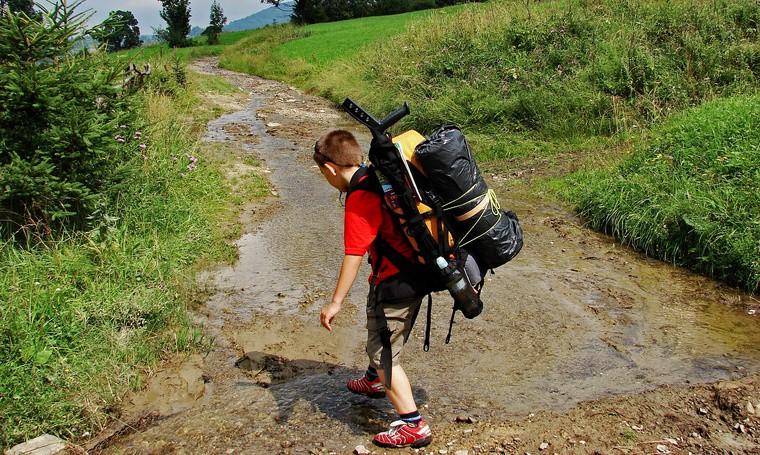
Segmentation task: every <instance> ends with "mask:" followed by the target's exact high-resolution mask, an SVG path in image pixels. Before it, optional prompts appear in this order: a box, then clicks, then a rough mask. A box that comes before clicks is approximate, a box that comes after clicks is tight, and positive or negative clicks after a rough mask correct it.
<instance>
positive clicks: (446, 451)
mask: <svg viewBox="0 0 760 455" xmlns="http://www.w3.org/2000/svg"><path fill="white" fill-rule="evenodd" d="M438 453H440V454H441V455H446V454H447V453H449V451H448V450H446V449H441V450H439V451H438Z"/></svg>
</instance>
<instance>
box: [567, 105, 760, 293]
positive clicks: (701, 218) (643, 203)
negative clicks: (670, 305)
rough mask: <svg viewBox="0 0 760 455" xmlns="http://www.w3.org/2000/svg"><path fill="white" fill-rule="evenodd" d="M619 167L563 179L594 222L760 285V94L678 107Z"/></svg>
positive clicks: (643, 246) (667, 255)
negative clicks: (694, 106) (696, 105)
mask: <svg viewBox="0 0 760 455" xmlns="http://www.w3.org/2000/svg"><path fill="white" fill-rule="evenodd" d="M651 136H652V139H651V140H648V141H645V142H644V143H642V144H640V145H639V146H638V147H637V149H636V151H635V152H634V153H633V155H632V156H631V157H629V158H628V159H627V160H626V161H625V162H624V163H623V164H622V165H620V166H619V167H616V168H613V169H603V170H592V171H585V172H580V173H578V174H576V175H574V176H572V177H571V178H570V179H569V180H568V181H566V182H563V183H562V184H560V187H561V189H562V191H563V192H564V194H565V195H566V196H567V197H568V198H569V199H570V200H572V201H573V202H574V203H575V204H576V205H577V207H578V211H579V212H580V213H581V215H582V216H583V217H584V218H585V219H587V220H588V221H589V223H590V225H591V226H592V227H593V228H595V229H599V230H602V231H604V232H607V233H609V234H611V235H614V236H616V237H618V238H620V239H623V240H624V242H625V243H627V244H629V245H631V246H633V247H635V248H637V249H639V250H641V251H643V252H645V253H646V254H647V255H650V256H654V257H658V258H661V259H664V260H667V261H672V262H674V263H676V264H678V265H682V266H686V267H689V268H691V269H693V270H696V271H698V272H701V273H705V274H707V275H710V276H714V277H716V278H719V279H721V280H724V281H726V282H729V283H732V284H736V285H738V286H741V287H743V288H744V289H747V290H748V291H750V292H758V291H760V96H752V97H734V98H727V99H721V100H716V101H713V102H709V103H706V104H704V105H702V106H700V107H696V108H693V109H690V110H687V111H686V112H683V113H680V114H677V115H675V116H673V117H672V118H671V119H669V120H668V121H667V122H666V123H665V124H663V125H661V126H658V127H657V128H655V129H654V131H653V132H652V135H651Z"/></svg>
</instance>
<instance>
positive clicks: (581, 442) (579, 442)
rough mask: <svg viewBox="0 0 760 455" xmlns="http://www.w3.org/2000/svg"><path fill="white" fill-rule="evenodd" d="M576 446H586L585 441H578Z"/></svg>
mask: <svg viewBox="0 0 760 455" xmlns="http://www.w3.org/2000/svg"><path fill="white" fill-rule="evenodd" d="M578 444H580V445H582V446H585V445H586V441H584V440H583V439H581V440H580V441H578Z"/></svg>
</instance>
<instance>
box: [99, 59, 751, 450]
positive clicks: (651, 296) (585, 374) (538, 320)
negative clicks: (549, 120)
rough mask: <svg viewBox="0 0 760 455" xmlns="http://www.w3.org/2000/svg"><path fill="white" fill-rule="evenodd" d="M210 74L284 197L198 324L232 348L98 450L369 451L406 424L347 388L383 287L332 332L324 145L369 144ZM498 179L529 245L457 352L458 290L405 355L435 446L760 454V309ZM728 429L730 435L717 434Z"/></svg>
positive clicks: (260, 217)
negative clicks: (332, 139)
mask: <svg viewBox="0 0 760 455" xmlns="http://www.w3.org/2000/svg"><path fill="white" fill-rule="evenodd" d="M194 70H196V71H199V72H205V73H212V74H217V75H221V76H223V77H225V78H227V79H228V80H229V81H230V82H232V83H233V84H235V85H236V86H238V87H240V88H241V89H242V90H244V91H245V92H246V93H249V94H250V95H249V97H247V99H246V100H245V102H242V103H240V105H239V106H238V108H239V110H238V111H237V112H234V113H232V114H229V115H225V116H223V117H221V118H219V119H217V120H215V121H212V122H211V123H210V124H209V131H208V134H207V138H206V139H207V141H209V142H212V143H213V142H220V143H223V144H225V146H227V147H230V148H232V149H236V150H240V151H242V152H243V153H250V154H253V155H255V156H256V157H258V158H259V159H261V160H263V162H264V163H265V166H266V167H267V168H268V170H269V171H271V173H270V174H269V177H270V180H271V182H272V184H273V188H274V193H275V194H276V197H275V198H273V200H272V201H270V202H269V205H268V208H267V209H264V208H262V207H259V208H258V211H257V212H256V214H254V215H251V214H252V213H253V212H254V211H253V210H250V211H248V212H246V214H245V215H244V217H243V219H242V221H243V223H244V234H243V235H242V236H241V238H240V239H239V240H238V241H237V246H238V247H239V251H240V258H239V261H238V262H237V263H236V264H234V265H233V266H229V267H220V268H218V269H216V270H211V271H209V272H208V273H207V274H205V276H204V280H205V283H206V285H207V286H208V287H209V288H210V289H213V293H212V296H211V297H210V298H209V299H208V301H207V302H206V303H205V304H204V305H202V306H201V307H200V308H198V309H197V311H196V313H195V317H196V318H197V320H198V322H199V323H202V324H203V325H204V326H205V327H206V330H207V331H208V332H209V333H210V334H211V335H213V336H214V338H215V341H216V342H215V347H214V349H213V350H212V351H211V352H210V353H209V354H208V355H205V356H200V355H196V356H193V357H191V358H188V359H184V360H182V361H177V363H176V364H174V365H168V366H167V367H166V368H164V369H163V370H162V371H161V372H159V373H158V374H157V375H156V376H155V377H154V378H153V380H152V381H151V383H150V385H149V386H148V388H147V390H146V391H145V392H143V393H141V394H138V395H137V396H135V397H132V398H130V400H129V401H130V403H129V404H127V405H126V406H125V408H124V413H123V416H122V417H121V419H120V422H121V423H116V424H114V425H113V426H112V427H111V428H109V429H108V430H107V431H105V432H104V433H103V434H101V435H100V436H99V438H98V439H97V440H95V441H93V442H92V443H91V444H90V448H92V449H95V451H105V452H108V453H175V452H178V453H310V452H311V453H330V452H333V453H350V452H351V451H352V450H353V447H354V446H356V445H358V444H365V445H368V444H369V440H370V438H371V435H372V434H373V433H374V432H376V431H378V430H381V429H384V428H385V426H386V425H387V423H388V422H389V421H390V420H391V419H392V418H393V417H394V416H393V412H392V409H391V408H390V406H389V405H388V404H387V403H386V402H385V401H384V400H376V401H372V400H368V399H363V398H361V397H357V396H355V395H352V394H350V393H349V392H347V391H346V390H345V388H344V385H343V384H344V383H345V380H346V379H347V378H349V377H351V376H353V375H356V374H359V373H360V372H361V371H363V369H364V367H365V366H366V363H365V362H366V357H365V354H364V345H363V343H364V336H365V334H364V329H363V327H364V311H363V305H364V294H365V292H366V284H365V282H364V280H359V282H358V283H357V285H356V286H355V288H354V291H353V293H352V295H351V297H350V302H349V303H348V304H347V306H345V307H344V310H343V311H342V312H341V314H340V315H339V316H338V322H337V330H336V331H335V333H333V334H332V335H330V334H328V333H327V332H326V331H325V330H323V329H322V328H321V327H320V326H319V324H318V314H319V309H320V308H321V305H322V304H323V303H324V302H325V301H326V299H328V298H329V294H330V292H331V289H332V285H333V283H334V280H335V277H336V273H337V270H338V266H339V260H340V258H341V251H342V240H341V239H342V237H341V232H342V225H341V223H342V209H341V207H340V206H339V205H338V203H337V200H336V198H337V194H336V193H335V192H334V191H333V190H332V189H331V188H330V187H329V186H328V185H327V184H326V183H325V182H324V181H323V179H322V177H321V175H319V173H318V171H317V169H315V168H314V166H313V163H312V162H311V159H310V150H311V147H312V146H313V144H314V141H315V140H316V138H317V137H318V136H319V135H320V134H321V133H322V132H324V131H326V130H328V129H331V128H336V127H342V128H348V129H351V130H353V131H355V133H356V134H357V135H358V136H359V139H360V142H362V143H363V144H364V145H367V144H368V140H369V138H368V137H367V135H366V134H365V132H364V131H361V130H360V129H358V128H357V127H356V126H355V125H353V124H352V123H351V122H350V121H349V120H348V119H347V118H346V117H345V116H344V115H342V114H341V113H340V112H339V111H337V110H336V109H335V108H334V107H333V106H332V105H331V104H330V103H328V102H327V101H325V100H323V99H320V98H316V97H312V96H308V95H304V94H303V93H301V92H299V91H297V90H295V89H293V88H290V87H288V86H286V85H284V84H282V83H279V82H273V81H267V80H262V79H259V78H256V77H252V76H246V75H241V74H237V73H232V72H229V71H224V70H220V69H218V68H217V67H216V64H215V62H214V61H213V60H204V61H200V62H197V63H196V64H194ZM488 168H489V166H486V171H487V173H488V174H489V176H490V182H489V183H490V184H491V186H492V187H493V188H495V189H496V191H497V193H498V196H499V199H500V201H501V204H502V206H505V207H509V208H512V209H513V210H515V211H516V212H517V213H518V215H519V216H520V218H521V221H522V223H523V226H524V228H525V239H526V240H525V242H526V243H525V245H526V246H525V248H524V249H523V251H522V253H521V254H520V256H519V257H518V258H517V259H516V260H515V261H513V262H512V263H510V264H508V265H506V266H504V267H502V268H501V269H499V270H497V272H496V274H495V275H491V276H489V278H488V282H487V284H486V287H485V291H484V298H483V300H484V302H485V303H486V308H485V311H484V313H483V315H482V316H481V317H479V318H477V319H475V320H472V321H463V320H459V321H458V323H457V324H456V326H455V331H454V337H453V340H452V343H451V344H449V345H445V344H444V343H443V339H444V337H445V334H446V325H447V322H448V315H449V311H450V303H449V301H448V299H447V298H446V297H445V296H444V295H440V296H437V297H436V298H435V299H434V310H433V322H434V323H433V328H432V333H433V340H432V347H431V351H430V352H429V353H424V352H423V351H422V349H421V347H422V340H421V335H422V327H421V325H420V326H418V327H417V328H416V329H415V330H414V332H413V335H412V338H411V339H410V343H409V345H408V346H407V350H406V351H405V353H404V359H403V363H404V365H405V366H406V368H407V372H408V373H409V376H410V378H411V379H412V382H413V383H414V384H415V394H416V397H417V399H418V402H419V403H420V405H421V406H422V412H423V413H424V414H425V415H426V416H427V417H428V418H429V420H430V421H431V424H432V426H433V430H434V432H435V433H434V434H435V441H434V443H433V445H432V446H430V448H429V449H428V451H429V452H434V453H439V450H446V451H448V452H449V453H454V452H455V451H456V450H459V449H466V450H469V451H470V453H480V452H484V453H485V452H508V453H516V452H520V453H523V452H525V451H533V452H538V451H539V444H540V443H541V442H544V441H546V442H547V444H549V448H548V450H547V451H548V452H549V453H553V452H557V453H594V452H595V451H598V452H600V453H608V452H612V451H613V450H618V451H622V452H625V453H657V452H658V450H657V446H658V444H659V445H664V446H663V447H664V448H665V449H667V450H670V451H672V452H673V453H680V452H683V453H687V449H686V448H695V449H694V450H692V451H694V452H695V453H712V451H713V450H714V451H715V452H716V453H719V452H720V451H721V450H724V449H725V450H734V451H736V452H737V453H742V452H746V451H751V450H754V449H753V447H757V446H756V445H755V444H756V443H757V435H756V434H755V433H754V420H753V419H754V417H753V415H754V414H747V412H748V411H745V410H743V409H745V408H746V403H745V401H749V402H750V403H754V404H757V405H758V407H760V393H758V392H757V390H756V382H757V378H756V375H755V373H756V372H757V371H759V370H760V331H759V330H758V326H757V321H756V320H755V319H754V318H753V317H751V316H749V315H748V314H747V311H746V310H747V308H748V307H749V306H751V305H753V304H755V303H757V302H756V301H753V300H752V298H751V297H749V296H745V295H742V294H739V293H737V292H735V291H733V290H731V289H729V288H725V287H723V286H721V285H719V284H716V283H714V282H712V281H710V280H707V279H705V278H702V277H698V276H694V275H692V274H689V273H686V272H684V271H682V270H679V269H675V268H673V267H670V266H668V265H666V264H663V263H661V262H659V261H654V260H649V259H646V258H643V257H641V256H640V255H638V254H636V253H633V252H631V251H629V250H628V249H626V248H621V247H620V246H619V245H616V244H615V243H614V242H613V241H612V240H610V239H609V238H607V237H604V236H601V235H598V234H596V233H593V232H591V231H589V230H587V229H585V228H583V227H582V226H581V225H580V223H579V221H578V220H577V219H576V218H575V217H574V216H573V215H572V214H571V213H570V212H568V210H567V209H566V208H564V207H562V206H560V205H559V204H556V203H554V202H552V201H549V200H543V199H537V198H535V197H533V196H531V193H530V191H529V189H528V188H529V187H528V186H527V185H523V184H520V183H519V182H518V183H516V182H514V181H512V180H511V177H510V176H509V173H504V174H496V173H495V172H496V169H497V167H496V166H492V169H493V170H492V171H490V172H489V171H488ZM739 378H744V379H741V380H739V381H738V382H737V381H735V380H737V379H739ZM731 380H734V382H730V381H731ZM715 381H723V382H721V383H719V384H718V386H714V385H696V386H694V385H692V386H688V385H687V384H706V383H711V382H715ZM663 385H672V386H667V387H659V386H663ZM658 387H659V388H658ZM715 387H722V389H720V390H718V389H716V388H715ZM654 389H657V390H654ZM652 390H654V391H652ZM716 390H718V392H716ZM648 391H651V392H648ZM745 395H746V396H745ZM716 397H718V398H716ZM700 410H704V411H705V412H701V411H700ZM758 412H759V413H760V411H758ZM679 413H680V414H679ZM681 414H683V415H681ZM745 414H746V415H745ZM668 415H672V416H671V417H668ZM457 416H467V417H470V420H471V421H473V422H474V423H462V422H457V421H456V417H457ZM745 418H748V419H749V420H747V421H744V420H743V419H745ZM690 419H693V422H692V420H690ZM459 420H463V419H459ZM464 420H467V419H464ZM130 422H135V424H131V423H130ZM737 422H738V423H739V424H741V425H742V427H741V428H739V427H736V428H734V423H737ZM697 426H698V427H699V428H697V429H695V427H697ZM719 430H720V431H719ZM724 431H725V432H726V433H725V434H726V435H729V436H730V437H729V438H718V437H717V436H714V437H713V436H712V435H713V433H715V435H718V434H723V432H724ZM665 432H669V433H667V434H662V433H665ZM681 433H683V434H681ZM663 438H668V439H673V441H675V444H674V443H672V442H671V441H669V440H666V439H663ZM677 438H681V439H677ZM581 441H582V442H583V443H581ZM663 441H664V442H663ZM655 442H656V443H655ZM679 442H680V445H679ZM661 448H662V447H661ZM696 448H701V449H702V450H701V451H700V450H697V449H696ZM379 453H382V451H379ZM441 453H443V452H441ZM659 453H663V452H661V451H660V452H659Z"/></svg>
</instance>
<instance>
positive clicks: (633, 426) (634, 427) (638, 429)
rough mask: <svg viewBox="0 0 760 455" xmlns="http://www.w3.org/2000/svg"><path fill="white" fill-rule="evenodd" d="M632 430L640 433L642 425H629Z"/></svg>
mask: <svg viewBox="0 0 760 455" xmlns="http://www.w3.org/2000/svg"><path fill="white" fill-rule="evenodd" d="M631 429H632V430H636V431H641V430H643V429H644V427H643V426H642V425H631Z"/></svg>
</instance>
